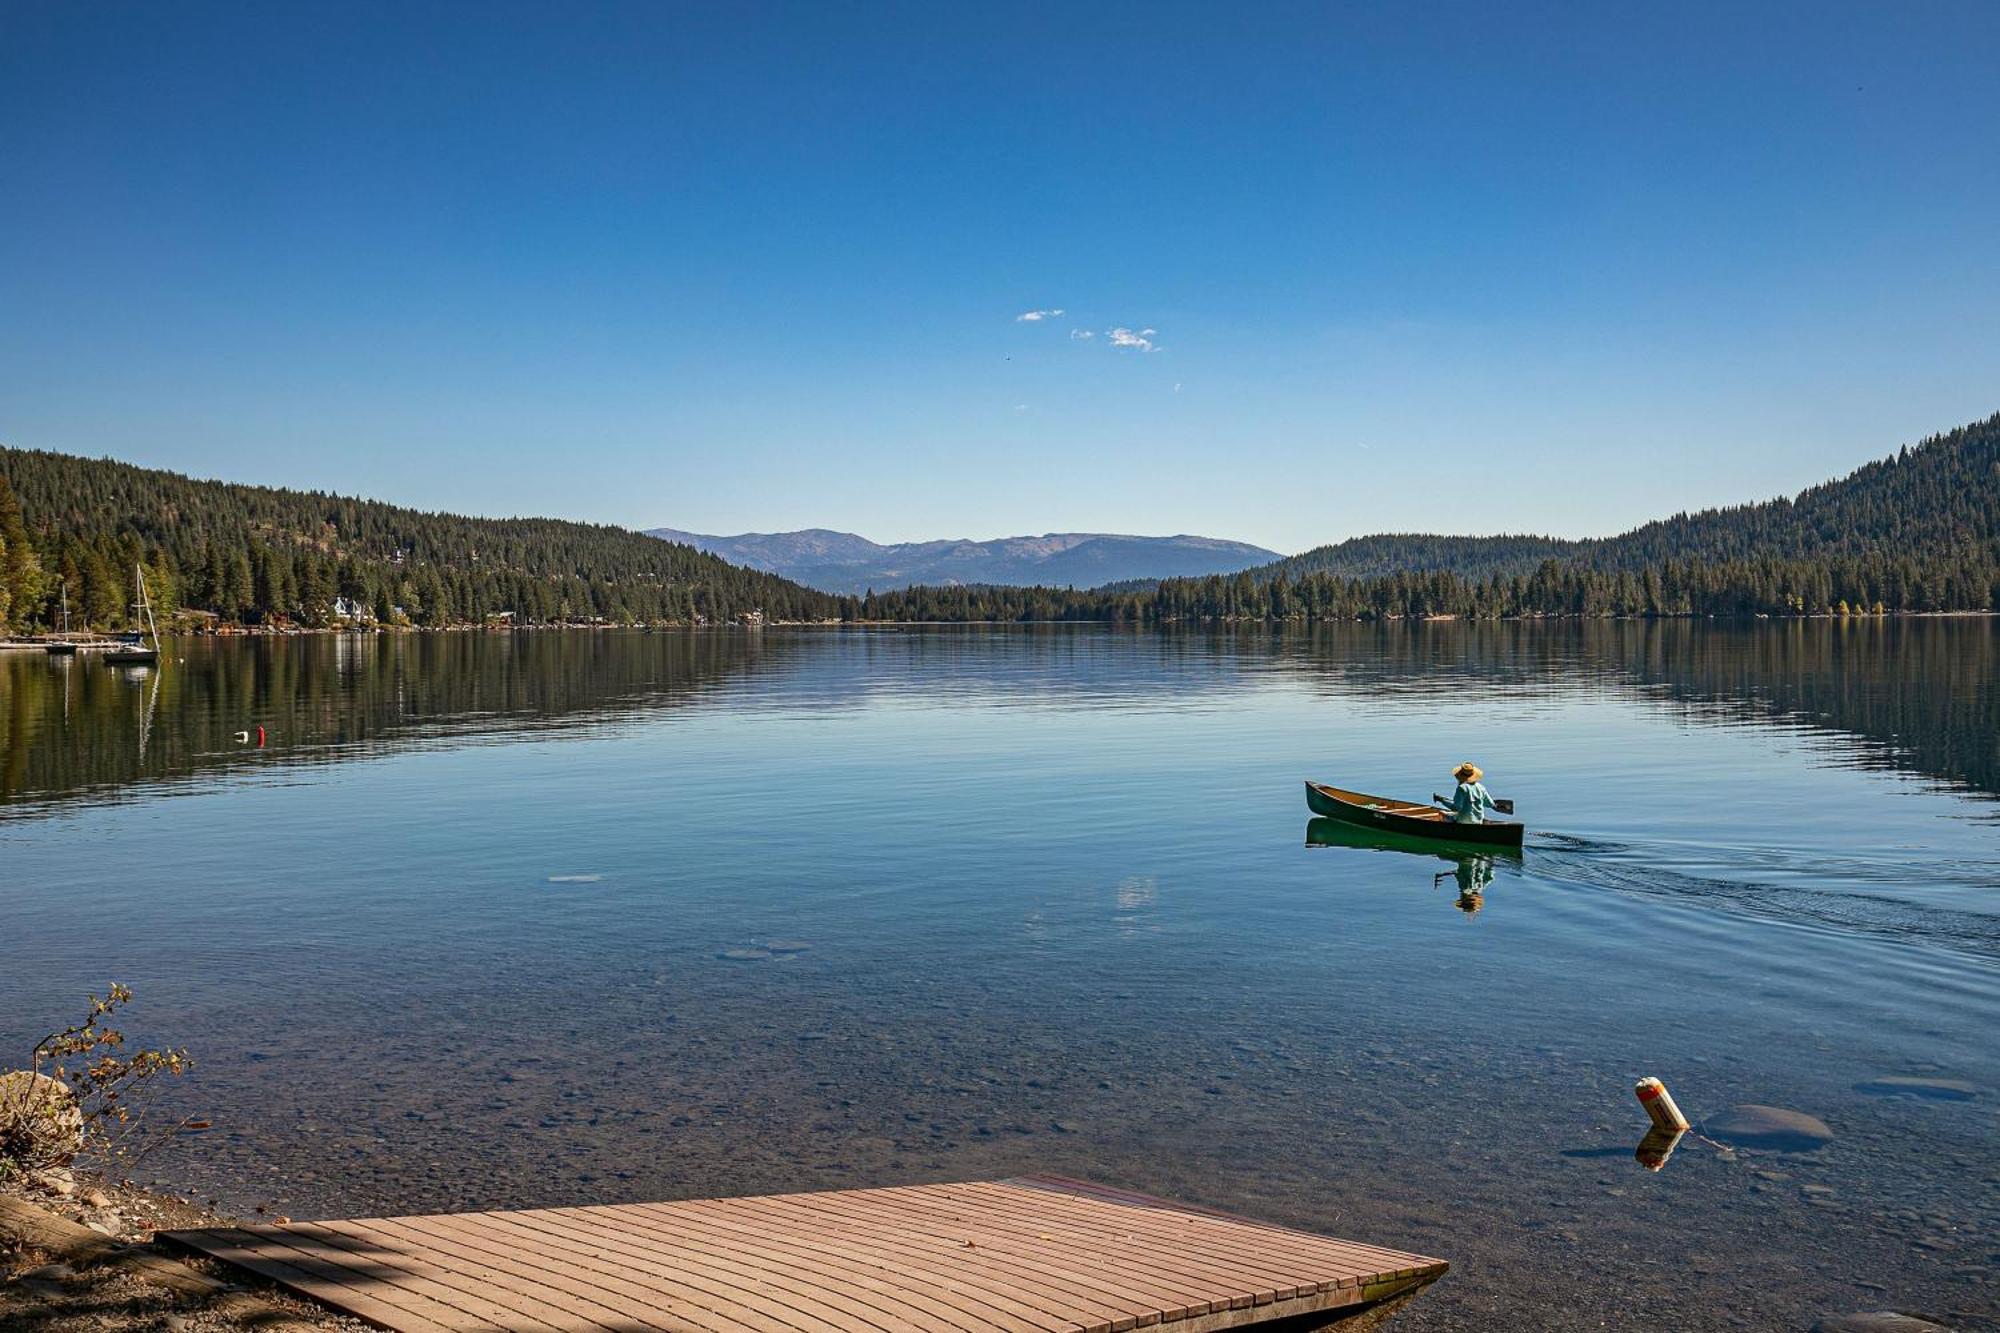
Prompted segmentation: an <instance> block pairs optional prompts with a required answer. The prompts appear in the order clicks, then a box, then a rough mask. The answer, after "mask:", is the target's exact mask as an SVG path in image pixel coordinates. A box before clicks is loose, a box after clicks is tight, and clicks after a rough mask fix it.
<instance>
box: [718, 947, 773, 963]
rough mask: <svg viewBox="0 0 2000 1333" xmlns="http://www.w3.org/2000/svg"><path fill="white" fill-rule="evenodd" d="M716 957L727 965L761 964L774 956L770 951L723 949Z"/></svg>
mask: <svg viewBox="0 0 2000 1333" xmlns="http://www.w3.org/2000/svg"><path fill="white" fill-rule="evenodd" d="M715 956H716V957H717V958H720V959H721V960H722V961H723V962H725V963H761V962H763V961H764V960H765V959H767V958H770V957H771V956H772V954H771V951H770V950H769V949H723V950H721V951H720V952H718V953H717V954H716V955H715Z"/></svg>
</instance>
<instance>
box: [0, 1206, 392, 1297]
mask: <svg viewBox="0 0 2000 1333" xmlns="http://www.w3.org/2000/svg"><path fill="white" fill-rule="evenodd" d="M239 1221H240V1219H237V1218H231V1217H228V1216H225V1215H223V1214H221V1213H218V1212H215V1211H213V1210H212V1209H210V1208H205V1207H203V1206H201V1205H199V1204H197V1203H195V1202H194V1201H193V1200H191V1199H183V1198H179V1197H177V1196H174V1195H170V1194H164V1193H160V1192H158V1191H154V1190H148V1189H145V1188H142V1187H140V1186H138V1185H135V1184H133V1183H132V1182H130V1181H124V1180H113V1179H111V1178H110V1177H108V1176H106V1175H103V1174H101V1173H98V1172H94V1171H84V1170H74V1171H73V1170H69V1169H62V1170H57V1171H52V1172H43V1173H39V1175H38V1176H36V1177H30V1178H28V1179H18V1178H17V1179H13V1180H5V1181H0V1326H4V1327H6V1328H8V1329H10V1330H14V1329H18V1330H21V1331H22V1333H28V1331H29V1330H32V1331H33V1333H104V1331H105V1330H110V1331H111V1333H128V1331H129V1333H156V1331H157V1330H166V1333H241V1330H248V1329H254V1330H262V1331H264V1333H271V1331H273V1330H281V1331H284V1333H307V1330H312V1331H314V1333H364V1330H366V1329H368V1327H369V1326H368V1325H367V1324H364V1323H363V1322H362V1321H360V1320H358V1319H354V1318H351V1317H349V1316H347V1315H342V1314H338V1313H336V1312H334V1311H333V1310H330V1309H328V1308H326V1307H325V1306H322V1305H319V1304H317V1303H315V1302H312V1301H308V1300H304V1299H302V1298H300V1297H298V1296H296V1295H294V1294H293V1293H291V1292H289V1291H286V1290H285V1289H283V1288H281V1287H279V1286H277V1285H276V1284H274V1283H270V1282H266V1281H265V1280H263V1279H261V1278H258V1277H257V1276H256V1275H254V1274H252V1273H249V1272H247V1271H245V1270H242V1269H238V1268H233V1267H230V1266H228V1265H225V1264H221V1263H218V1262H217V1261H215V1260H212V1259H207V1258H204V1257H201V1256H199V1255H192V1254H188V1253H185V1252H183V1251H180V1250H178V1249H173V1250H169V1249H168V1248H167V1247H166V1246H163V1245H160V1244H158V1243H157V1242H156V1241H155V1240H154V1236H155V1234H156V1233H157V1232H160V1231H168V1230H181V1229H186V1228H193V1227H222V1226H234V1225H237V1224H238V1222H239Z"/></svg>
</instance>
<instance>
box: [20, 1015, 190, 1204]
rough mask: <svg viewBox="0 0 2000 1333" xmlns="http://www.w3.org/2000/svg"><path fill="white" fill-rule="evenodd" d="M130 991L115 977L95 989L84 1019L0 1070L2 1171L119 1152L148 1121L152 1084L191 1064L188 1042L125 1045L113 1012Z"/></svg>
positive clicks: (49, 1165) (45, 1165) (124, 1148)
mask: <svg viewBox="0 0 2000 1333" xmlns="http://www.w3.org/2000/svg"><path fill="white" fill-rule="evenodd" d="M131 998H132V992H131V990H130V989H129V988H128V987H126V986H123V985H120V984H118V983H117V982H113V983H112V984H111V988H110V990H109V991H107V992H106V993H105V994H104V995H103V996H102V997H99V996H96V995H92V996H91V997H90V1013H89V1014H88V1016H86V1017H85V1018H84V1020H83V1022H81V1023H78V1024H76V1025H74V1026H72V1027H67V1028H64V1029H62V1030H61V1031H60V1032H52V1033H50V1034H49V1035H48V1036H46V1037H44V1038H42V1040H41V1041H39V1042H37V1043H36V1044H35V1049H34V1051H33V1053H32V1056H31V1058H30V1061H29V1066H28V1068H26V1069H22V1070H15V1071H13V1072H12V1073H6V1074H0V1174H7V1173H9V1172H10V1171H11V1172H27V1171H41V1170H46V1169H48V1168H50V1167H57V1166H63V1165H66V1164H67V1163H68V1162H70V1161H71V1160H72V1159H74V1158H75V1157H76V1156H78V1155H79V1154H81V1153H90V1154H92V1155H95V1156H100V1157H110V1156H113V1155H119V1154H121V1153H122V1152H123V1151H124V1150H126V1149H127V1148H128V1147H129V1145H130V1144H131V1142H132V1141H133V1138H134V1136H135V1135H136V1134H138V1133H139V1132H140V1131H141V1129H142V1127H143V1125H144V1121H145V1107H146V1100H147V1098H146V1094H147V1092H148V1091H149V1090H150V1085H151V1084H153V1082H154V1081H155V1080H156V1079H157V1078H158V1077H159V1076H160V1075H161V1074H181V1073H183V1072H185V1071H186V1070H187V1069H188V1067H189V1063H190V1062H189V1060H188V1057H187V1052H186V1051H183V1050H176V1049H171V1048H169V1049H160V1050H155V1049H147V1050H139V1051H133V1052H131V1053H130V1054H127V1053H126V1051H125V1034H124V1033H123V1032H120V1031H119V1030H118V1029H117V1028H116V1027H114V1026H112V1020H113V1019H115V1018H116V1016H117V1010H118V1009H119V1007H120V1006H122V1005H124V1004H126V1003H128V1002H129V1001H130V1000H131ZM179 1128H181V1126H178V1125H177V1126H173V1127H171V1128H169V1130H168V1131H167V1132H168V1133H172V1132H173V1131H174V1130H175V1129H179Z"/></svg>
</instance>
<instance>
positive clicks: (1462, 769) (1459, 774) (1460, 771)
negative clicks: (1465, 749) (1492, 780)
mask: <svg viewBox="0 0 2000 1333" xmlns="http://www.w3.org/2000/svg"><path fill="white" fill-rule="evenodd" d="M1451 775H1452V776H1453V777H1455V778H1457V779H1458V780H1459V781H1460V782H1477V781H1479V779H1481V778H1483V777H1485V776H1486V774H1485V773H1483V772H1481V771H1480V768H1479V765H1477V764H1475V763H1473V762H1472V761H1471V760H1470V759H1468V760H1466V761H1465V762H1464V763H1462V764H1460V765H1459V766H1458V767H1457V768H1454V769H1453V770H1451Z"/></svg>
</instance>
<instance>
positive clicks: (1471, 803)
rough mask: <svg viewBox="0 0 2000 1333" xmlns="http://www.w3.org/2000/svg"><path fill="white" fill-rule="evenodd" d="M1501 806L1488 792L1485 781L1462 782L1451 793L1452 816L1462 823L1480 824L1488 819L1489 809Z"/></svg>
mask: <svg viewBox="0 0 2000 1333" xmlns="http://www.w3.org/2000/svg"><path fill="white" fill-rule="evenodd" d="M1498 808H1499V807H1497V806H1495V805H1494V804H1493V798H1492V797H1491V796H1488V795H1487V794H1486V784H1485V783H1483V782H1461V783H1459V784H1458V790H1457V791H1455V792H1453V793H1452V794H1451V817H1452V818H1453V819H1454V820H1456V821H1458V822H1459V823H1461V824H1478V823H1482V822H1484V820H1485V819H1486V812H1487V811H1488V810H1495V809H1498Z"/></svg>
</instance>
